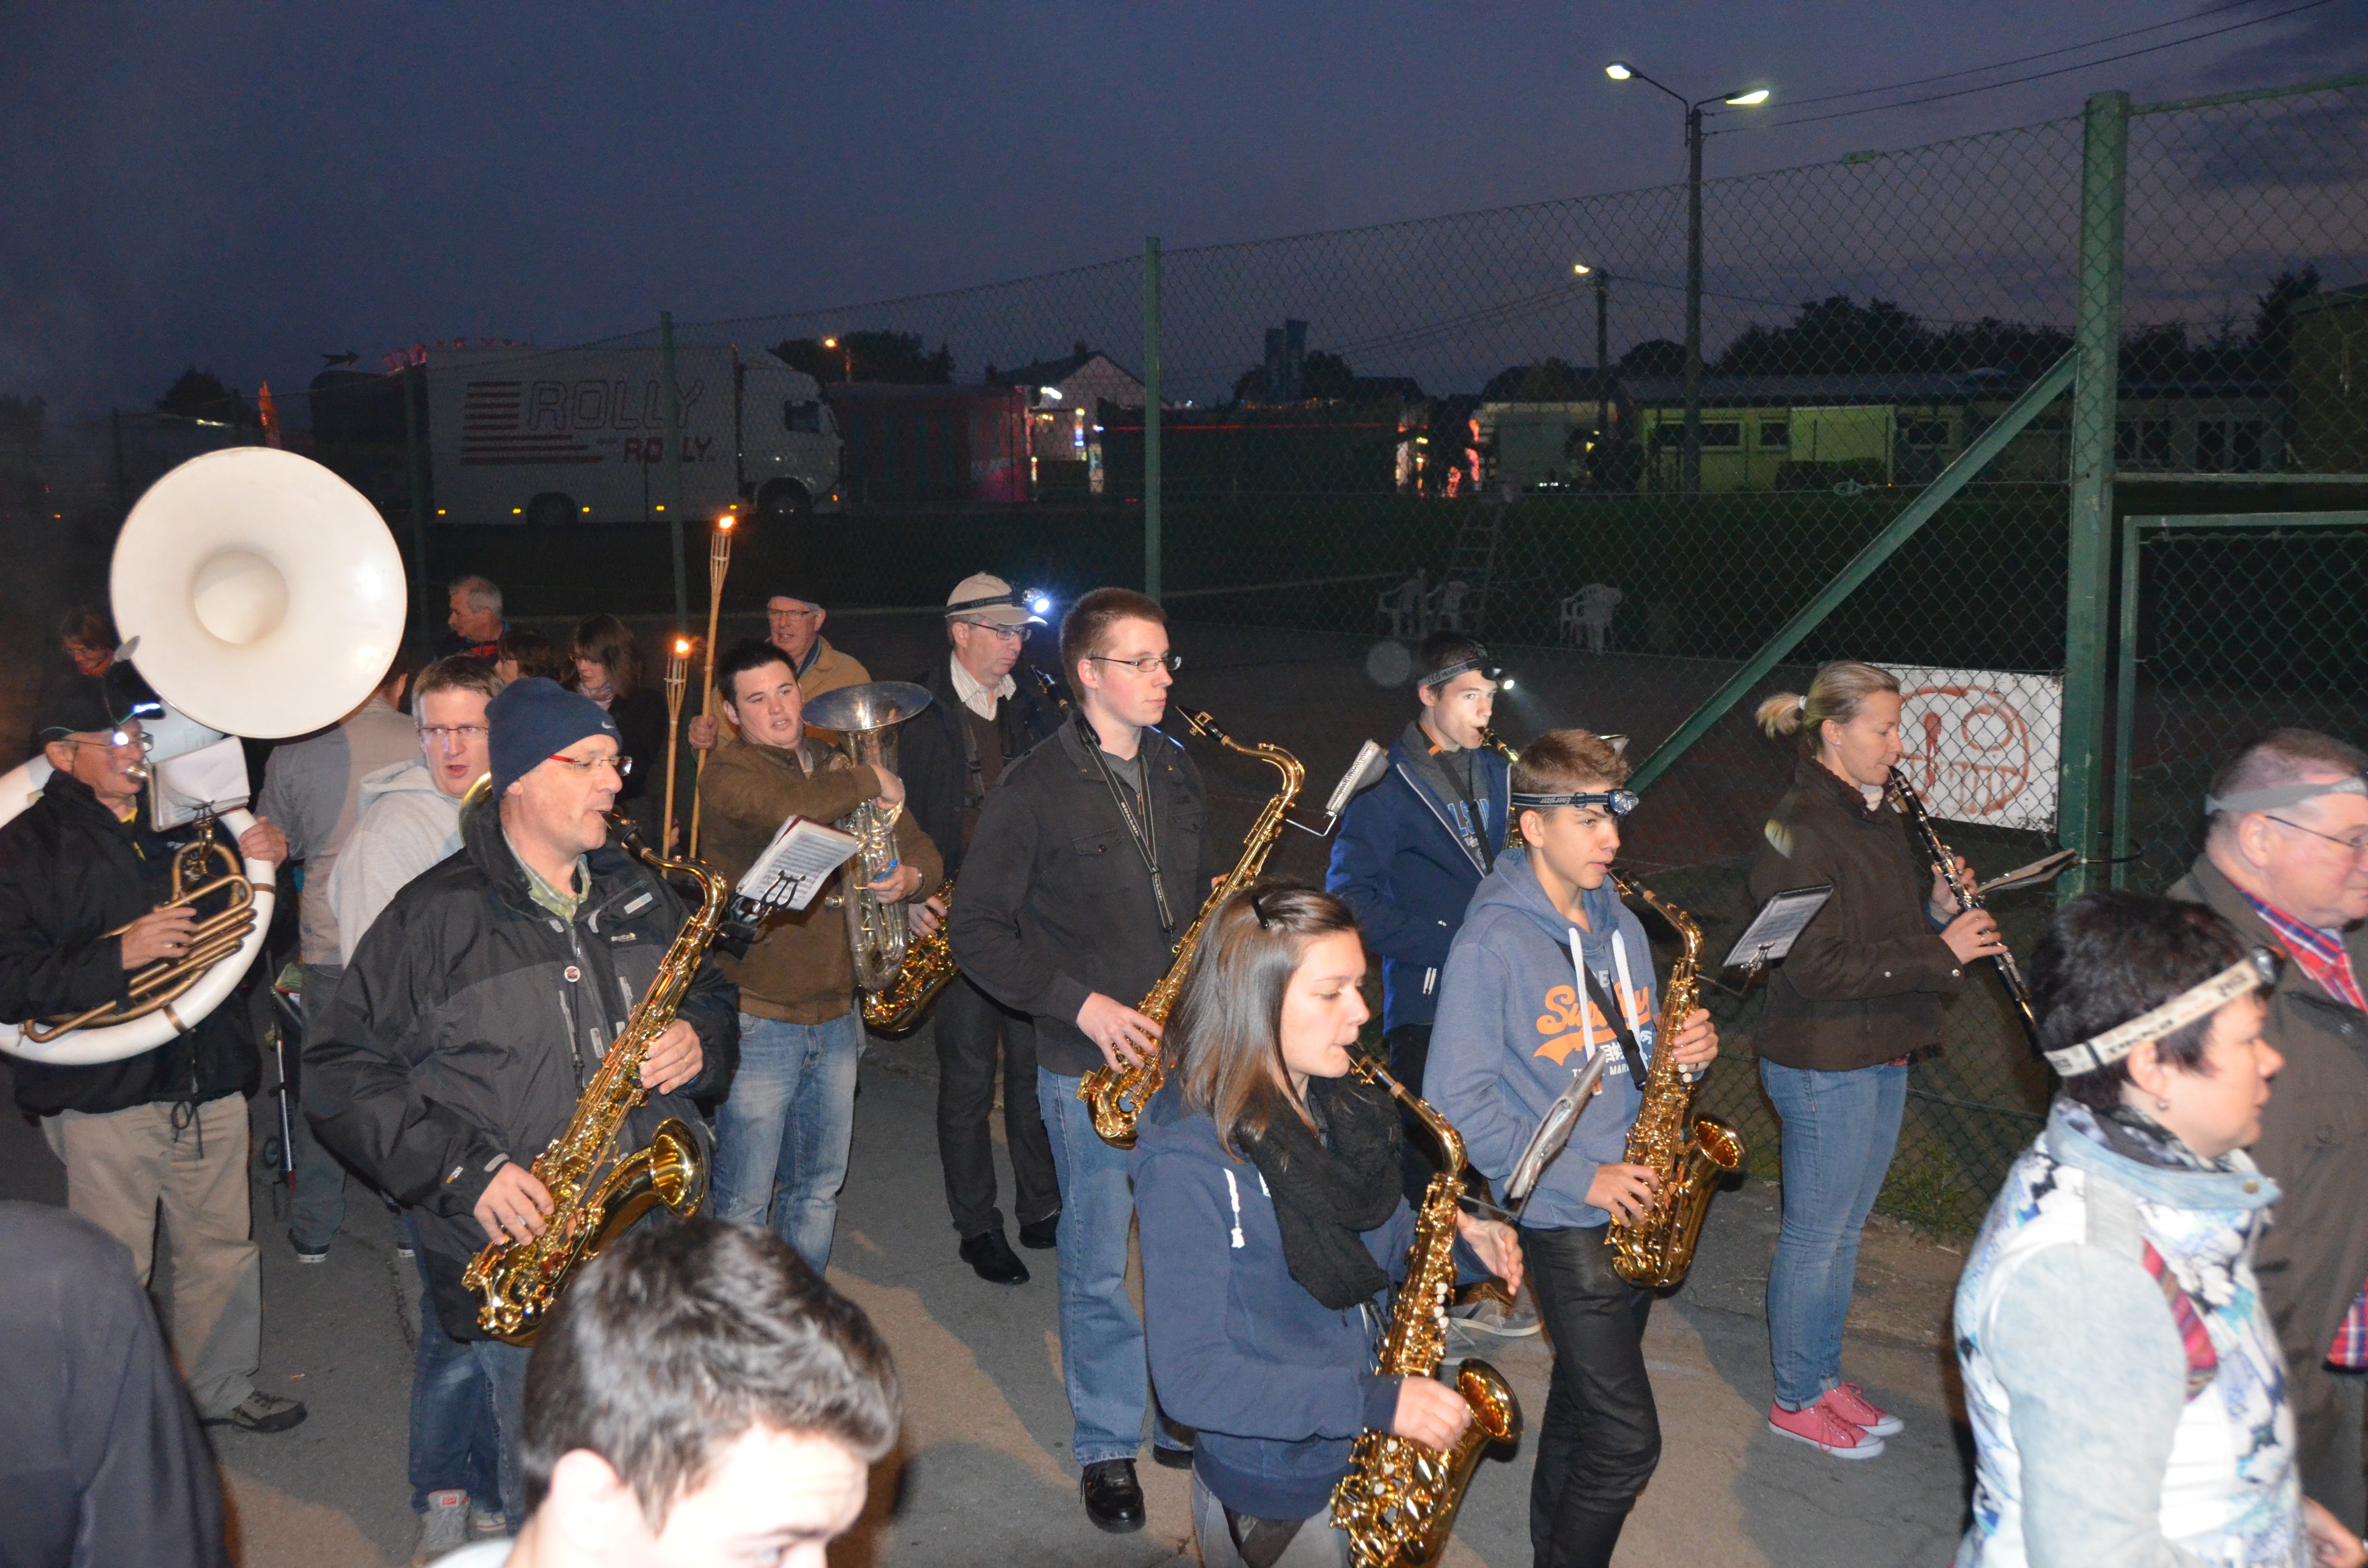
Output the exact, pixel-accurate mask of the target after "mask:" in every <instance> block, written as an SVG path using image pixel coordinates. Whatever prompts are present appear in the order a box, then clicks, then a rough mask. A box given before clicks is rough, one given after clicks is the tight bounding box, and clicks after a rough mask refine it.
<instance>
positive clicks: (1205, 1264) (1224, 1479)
mask: <svg viewBox="0 0 2368 1568" xmlns="http://www.w3.org/2000/svg"><path fill="white" fill-rule="evenodd" d="M1133 1174H1134V1210H1135V1214H1136V1215H1137V1217H1138V1218H1139V1220H1140V1221H1141V1224H1142V1233H1143V1316H1144V1338H1145V1340H1146V1342H1147V1343H1148V1345H1149V1347H1150V1352H1151V1381H1152V1383H1153V1385H1154V1386H1155V1387H1156V1388H1157V1389H1158V1390H1159V1407H1160V1409H1162V1410H1163V1411H1165V1412H1166V1413H1167V1415H1169V1416H1171V1417H1173V1418H1174V1419H1175V1420H1177V1421H1178V1422H1180V1423H1182V1424H1183V1425H1184V1426H1190V1427H1191V1428H1193V1429H1194V1431H1195V1432H1197V1433H1198V1434H1199V1437H1197V1439H1196V1440H1195V1443H1194V1447H1193V1453H1192V1468H1193V1470H1194V1471H1195V1472H1196V1473H1198V1474H1199V1476H1200V1477H1201V1481H1202V1482H1203V1483H1205V1484H1206V1485H1207V1486H1208V1488H1209V1490H1210V1491H1211V1492H1213V1493H1215V1494H1216V1495H1217V1497H1218V1499H1219V1500H1220V1501H1222V1502H1223V1503H1224V1505H1225V1506H1227V1507H1229V1508H1232V1509H1233V1510H1234V1511H1235V1513H1241V1514H1251V1515H1255V1516H1256V1517H1259V1518H1266V1519H1304V1518H1306V1517H1309V1516H1310V1515H1312V1514H1314V1513H1315V1511H1316V1510H1318V1509H1319V1508H1321V1507H1323V1506H1324V1505H1325V1501H1326V1499H1327V1498H1328V1497H1329V1496H1330V1495H1331V1494H1332V1488H1333V1485H1334V1484H1335V1483H1337V1482H1338V1481H1339V1479H1340V1478H1341V1477H1342V1476H1344V1475H1346V1474H1348V1473H1349V1449H1350V1448H1351V1447H1352V1446H1353V1445H1354V1444H1355V1442H1356V1439H1357V1434H1358V1433H1360V1432H1361V1431H1363V1430H1364V1429H1365V1428H1366V1427H1368V1426H1374V1427H1383V1428H1386V1427H1387V1426H1389V1424H1390V1422H1391V1421H1392V1420H1393V1419H1394V1418H1395V1415H1396V1413H1397V1401H1398V1382H1399V1380H1398V1379H1397V1378H1395V1377H1382V1376H1380V1375H1379V1374H1377V1373H1376V1372H1375V1371H1374V1369H1373V1359H1374V1352H1375V1349H1376V1347H1377V1346H1378V1345H1379V1343H1380V1339H1381V1331H1382V1329H1383V1326H1384V1325H1385V1324H1386V1323H1387V1321H1388V1320H1387V1318H1386V1317H1385V1315H1384V1307H1383V1303H1382V1302H1381V1301H1378V1300H1377V1301H1373V1302H1372V1303H1370V1304H1366V1305H1360V1306H1357V1307H1352V1308H1347V1309H1341V1310H1335V1309H1333V1308H1331V1307H1327V1306H1325V1305H1324V1304H1323V1303H1322V1302H1320V1301H1317V1300H1316V1299H1315V1297H1314V1296H1311V1295H1309V1294H1308V1293H1307V1290H1306V1288H1305V1287H1304V1286H1303V1285H1301V1284H1300V1283H1299V1282H1298V1281H1297V1280H1295V1279H1293V1278H1292V1277H1291V1268H1290V1266H1289V1265H1288V1264H1287V1263H1285V1262H1284V1260H1283V1253H1282V1233H1281V1230H1280V1229H1279V1228H1278V1227H1277V1225H1276V1223H1275V1217H1274V1199H1272V1198H1270V1197H1269V1196H1268V1193H1267V1189H1266V1181H1265V1178H1264V1177H1262V1176H1259V1174H1258V1166H1257V1165H1253V1164H1251V1163H1250V1161H1249V1160H1248V1159H1247V1157H1244V1158H1240V1159H1235V1158H1234V1157H1232V1156H1230V1155H1228V1154H1227V1153H1225V1150H1224V1146H1223V1145H1222V1144H1221V1143H1220V1142H1218V1139H1217V1127H1216V1123H1215V1122H1213V1121H1212V1120H1211V1119H1209V1117H1208V1116H1207V1115H1206V1114H1205V1113H1202V1112H1200V1111H1193V1110H1188V1109H1187V1108H1185V1105H1184V1099H1183V1096H1182V1093H1181V1092H1180V1090H1179V1088H1178V1085H1177V1084H1176V1083H1175V1081H1174V1080H1172V1079H1171V1080H1170V1081H1169V1082H1168V1083H1167V1085H1166V1086H1165V1087H1163V1088H1162V1089H1161V1090H1160V1091H1159V1093H1158V1094H1156V1095H1155V1096H1152V1101H1151V1104H1150V1105H1149V1106H1148V1107H1146V1108H1144V1115H1143V1125H1142V1130H1141V1132H1140V1134H1139V1135H1138V1138H1137V1141H1136V1142H1135V1146H1134V1163H1133ZM1413 1243H1414V1210H1411V1209H1409V1208H1407V1207H1406V1203H1405V1202H1404V1201H1403V1200H1401V1201H1400V1202H1399V1204H1398V1207H1397V1211H1396V1212H1395V1213H1394V1214H1392V1215H1391V1216H1390V1218H1389V1221H1388V1222H1387V1223H1386V1224H1383V1226H1382V1227H1381V1228H1380V1229H1378V1230H1372V1231H1368V1232H1366V1233H1365V1246H1366V1248H1367V1250H1369V1251H1370V1252H1372V1255H1373V1260H1374V1261H1375V1262H1376V1263H1379V1264H1380V1265H1381V1266H1382V1267H1383V1269H1384V1270H1386V1271H1387V1272H1388V1273H1389V1274H1390V1276H1391V1277H1392V1278H1399V1277H1401V1276H1403V1275H1404V1273H1405V1272H1406V1249H1407V1248H1408V1247H1410V1246H1411V1245H1412V1244H1413ZM1456 1256H1457V1259H1458V1261H1459V1263H1462V1264H1463V1265H1465V1266H1466V1268H1467V1272H1469V1271H1472V1266H1473V1265H1474V1263H1475V1261H1476V1260H1474V1259H1473V1258H1472V1257H1471V1256H1470V1254H1469V1252H1468V1251H1467V1250H1466V1249H1465V1248H1464V1247H1463V1244H1461V1243H1458V1244H1457V1252H1456Z"/></svg>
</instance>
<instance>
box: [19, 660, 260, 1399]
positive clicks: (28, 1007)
mask: <svg viewBox="0 0 2368 1568" xmlns="http://www.w3.org/2000/svg"><path fill="white" fill-rule="evenodd" d="M117 689H118V687H117V685H116V681H115V679H114V678H113V677H112V676H108V677H105V678H88V679H83V680H78V681H75V682H72V683H62V684H60V685H59V686H57V687H54V688H53V689H52V690H51V692H50V693H49V694H48V696H47V698H46V699H45V702H44V707H43V710H42V711H41V713H40V718H39V722H40V738H41V741H42V751H43V753H44V755H45V756H47V757H48V758H49V762H50V765H51V767H54V768H56V769H57V771H56V772H55V773H54V774H52V775H51V778H50V781H49V783H48V785H47V786H46V787H45V788H44V789H43V790H42V792H41V798H40V801H36V802H35V803H34V804H33V805H32V806H31V807H30V808H28V810H27V811H26V812H24V813H23V814H21V815H19V816H18V817H17V819H16V820H15V821H13V822H11V823H9V824H7V825H6V827H5V828H0V1019H6V1020H7V1021H9V1022H24V1021H26V1020H28V1019H35V1018H48V1017H59V1016H62V1015H63V1016H67V1017H72V1016H74V1015H76V1014H80V1013H82V1012H84V1011H85V1010H86V1009H89V1008H92V1007H97V1006H106V1005H108V1004H109V1003H120V1002H121V1001H123V1000H124V999H125V998H126V996H127V995H128V994H129V985H130V982H131V972H132V971H134V970H137V969H140V968H141V967H142V966H143V965H146V964H149V963H151V962H154V960H158V959H171V958H173V957H174V956H175V955H176V954H178V953H180V952H181V951H182V950H183V949H184V948H185V947H186V946H187V944H188V940H189V933H190V927H191V926H192V924H193V916H192V915H191V913H190V911H189V909H188V906H186V905H184V906H181V907H178V908H173V909H158V908H156V907H155V906H156V905H157V904H159V903H163V902H164V901H165V898H166V897H167V896H168V892H167V888H166V881H167V879H168V876H169V872H170V868H171V866H172V864H173V858H174V849H175V847H176V846H175V845H174V844H172V843H170V842H168V841H166V840H165V838H164V837H162V836H161V835H157V834H155V833H154V832H151V831H150V830H149V828H148V826H147V824H145V823H144V822H143V821H142V818H141V816H140V814H139V811H138V803H139V798H140V790H141V786H142V782H143V781H144V780H145V778H146V777H147V769H146V767H144V766H143V765H142V756H143V755H144V753H145V750H146V741H145V737H144V736H143V735H142V733H141V726H140V722H139V721H138V720H137V719H133V718H130V717H128V716H127V714H126V712H125V711H124V708H125V707H127V706H128V705H124V704H121V703H120V699H117V700H116V701H115V702H113V703H111V702H110V700H109V695H108V694H109V693H110V692H113V691H115V690H117ZM238 849H239V853H240V854H241V855H243V856H245V857H246V858H250V859H256V860H268V861H270V862H273V863H274V864H277V863H279V862H280V861H282V860H285V859H286V858H288V840H287V838H286V837H285V836H284V835H282V834H281V833H280V831H279V829H278V828H277V827H274V826H272V825H271V824H269V823H267V822H257V823H256V824H255V825H254V826H253V827H251V828H249V829H247V830H246V832H245V835H242V836H241V838H240V839H239V844H238ZM119 927H121V930H120V935H119V934H116V933H117V932H118V928H119ZM257 1062H258V1058H257V1057H256V1050H255V1042H254V1040H252V1039H251V1038H250V1037H249V1035H248V1032H247V1026H246V1022H245V1008H244V1007H241V1006H235V1005H226V1006H218V1007H216V1008H214V1009H213V1011H211V1013H209V1014H207V1015H206V1016H205V1017H203V1018H202V1019H200V1020H199V1021H198V1022H197V1023H196V1024H195V1025H194V1027H192V1028H189V1029H188V1031H187V1032H186V1033H179V1034H176V1035H174V1036H173V1037H172V1038H171V1039H170V1040H166V1041H165V1043H164V1044H163V1045H160V1046H157V1047H156V1048H155V1049H154V1050H152V1051H142V1052H140V1053H139V1054H138V1055H135V1056H128V1057H125V1058H123V1059H122V1060H120V1061H116V1062H103V1063H99V1064H97V1065H93V1066H82V1067H61V1066H51V1065H49V1064H46V1063H43V1062H32V1061H20V1062H17V1063H16V1064H15V1075H16V1086H17V1109H19V1110H21V1111H23V1112H24V1113H25V1114H26V1115H28V1116H36V1117H39V1118H40V1119H41V1128H42V1131H43V1133H44V1134H45V1135H46V1136H47V1137H48V1139H49V1143H50V1148H51V1152H52V1153H55V1154H56V1155H57V1156H58V1158H59V1159H60V1160H61V1161H63V1163H64V1165H65V1167H66V1206H67V1207H68V1208H70V1209H72V1210H74V1212H75V1213H77V1214H79V1215H81V1216H82V1217H83V1218H85V1219H86V1220H88V1221H91V1222H92V1223H94V1224H96V1225H97V1226H98V1227H99V1228H100V1229H102V1230H104V1231H106V1232H107V1233H108V1234H109V1235H111V1236H113V1237H114V1238H115V1239H116V1240H117V1241H120V1242H121V1243H122V1244H124V1246H126V1247H127V1248H129V1249H130V1250H131V1260H132V1266H133V1267H134V1268H135V1269H136V1270H137V1272H138V1273H139V1276H140V1278H141V1280H142V1283H143V1284H144V1283H145V1282H146V1280H147V1278H148V1271H149V1265H150V1263H151V1261H152V1259H153V1258H154V1244H155V1235H156V1224H157V1210H158V1207H159V1205H160V1204H161V1205H162V1208H163V1210H164V1225H165V1235H166V1237H167V1239H168V1240H169V1242H170V1244H171V1247H172V1255H173V1301H172V1308H173V1312H172V1317H173V1349H174V1353H175V1355H176V1358H177V1359H178V1360H179V1362H180V1365H181V1369H182V1372H183V1374H184V1375H185V1376H186V1377H187V1378H188V1381H189V1392H190V1395H191V1397H192V1398H193V1399H194V1400H195V1401H196V1403H197V1407H198V1414H199V1416H200V1417H201V1418H203V1419H204V1420H206V1421H207V1422H209V1423H211V1424H219V1425H225V1426H236V1427H239V1428H240V1429H241V1430H244V1431H248V1432H281V1431H285V1430H287V1429H288V1428H289V1427H290V1426H295V1425H296V1424H297V1423H298V1422H300V1421H302V1420H303V1419H304V1407H303V1406H302V1404H299V1403H296V1402H295V1401H294V1400H291V1399H283V1398H281V1397H280V1396H279V1395H278V1394H273V1393H267V1392H263V1391H262V1390H260V1389H257V1388H256V1386H255V1373H256V1367H257V1365H258V1364H259V1362H260V1360H261V1358H262V1335H263V1295H262V1290H263V1287H262V1276H261V1272H260V1267H259V1264H258V1261H257V1258H256V1248H255V1243H254V1242H253V1240H251V1239H250V1234H249V1233H250V1231H251V1229H252V1226H251V1224H250V1221H249V1215H248V1212H247V1185H246V1156H247V1122H246V1100H245V1096H248V1095H250V1094H252V1093H254V1092H255V1087H256V1073H257Z"/></svg>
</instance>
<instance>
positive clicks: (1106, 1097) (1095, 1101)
mask: <svg viewBox="0 0 2368 1568" xmlns="http://www.w3.org/2000/svg"><path fill="white" fill-rule="evenodd" d="M1184 722H1185V723H1187V724H1189V725H1190V726H1191V728H1192V733H1194V734H1196V735H1205V736H1207V737H1209V738H1210V739H1212V740H1213V741H1215V742H1216V743H1217V744H1219V745H1222V746H1224V748H1225V749H1226V750H1228V751H1237V752H1239V753H1241V754H1242V755H1243V756H1254V757H1257V758H1258V760H1259V761H1260V762H1264V763H1268V764H1270V765H1272V767H1274V769H1275V771H1276V772H1278V773H1280V774H1281V775H1282V788H1281V789H1280V790H1276V791H1275V793H1274V797H1273V799H1271V800H1269V801H1267V803H1266V809H1265V810H1264V811H1262V812H1258V821H1256V822H1254V823H1252V824H1250V831H1249V836H1248V837H1247V838H1245V839H1244V840H1242V858H1240V859H1239V860H1236V861H1235V862H1234V869H1233V870H1232V871H1231V872H1230V873H1229V874H1228V875H1227V876H1226V878H1225V880H1224V881H1222V882H1219V883H1218V884H1217V886H1216V888H1215V890H1214V891H1213V892H1211V893H1210V894H1209V896H1208V898H1207V899H1205V900H1204V901H1202V903H1201V913H1200V914H1198V915H1194V916H1193V917H1192V924H1191V925H1190V926H1189V927H1187V928H1186V930H1185V932H1184V939H1183V940H1182V941H1180V942H1178V943H1177V944H1176V960H1175V961H1174V962H1173V963H1171V964H1169V965H1168V966H1167V973H1166V974H1163V975H1161V976H1160V977H1159V980H1158V983H1156V984H1155V985H1153V986H1152V988H1151V991H1150V993H1149V994H1147V995H1145V996H1144V999H1143V1005H1142V1006H1140V1007H1137V1008H1136V1009H1135V1011H1137V1012H1139V1013H1141V1014H1143V1016H1144V1017H1147V1018H1149V1019H1150V1020H1151V1021H1152V1022H1153V1023H1155V1024H1157V1025H1159V1026H1160V1027H1161V1028H1166V1027H1167V1015H1168V1014H1169V1013H1171V1012H1173V1011H1174V1010H1175V1007H1176V997H1177V994H1178V993H1179V992H1181V991H1182V990H1183V989H1184V976H1185V974H1186V973H1187V972H1188V971H1190V969H1191V967H1192V954H1193V952H1194V951H1195V950H1196V949H1198V948H1199V947H1200V945H1201V932H1202V931H1203V930H1205V929H1206V928H1207V927H1208V924H1209V917H1210V916H1211V915H1214V914H1216V912H1217V906H1218V905H1219V904H1221V903H1224V902H1225V900H1227V899H1228V898H1231V897H1232V896H1233V895H1234V894H1235V893H1236V892H1240V891H1241V890H1242V889H1244V888H1246V887H1247V886H1249V885H1250V883H1252V882H1254V881H1258V873H1259V872H1260V871H1262V870H1264V869H1266V858H1267V857H1268V856H1269V855H1270V854H1272V853H1273V852H1274V846H1275V841H1276V840H1277V839H1279V838H1281V836H1282V819H1283V816H1284V814H1285V813H1286V812H1289V811H1290V810H1291V803H1292V801H1295V800H1297V799H1299V789H1300V786H1301V785H1303V784H1304V783H1305V782H1306V781H1307V769H1306V768H1305V767H1304V766H1302V765H1301V763H1300V760H1299V759H1298V758H1297V757H1295V756H1292V755H1291V754H1290V753H1289V752H1287V751H1285V750H1283V749H1282V748H1281V746H1275V745H1265V744H1259V745H1254V746H1246V745H1244V744H1242V743H1241V742H1239V741H1237V740H1235V739H1234V737H1233V736H1231V735H1229V734H1227V733H1225V732H1224V729H1223V728H1222V727H1221V726H1220V725H1219V724H1218V722H1216V721H1215V720H1214V719H1212V718H1211V717H1209V715H1208V714H1206V713H1193V712H1187V713H1186V714H1185V715H1184ZM1166 1078H1167V1067H1166V1065H1165V1063H1164V1062H1163V1059H1162V1053H1161V1052H1159V1051H1153V1052H1151V1053H1150V1054H1149V1055H1146V1056H1144V1057H1142V1058H1140V1059H1138V1060H1137V1061H1135V1062H1133V1063H1131V1064H1130V1065H1128V1066H1125V1067H1122V1068H1117V1069H1112V1068H1109V1067H1097V1068H1095V1069H1093V1070H1092V1071H1091V1072H1089V1073H1087V1074H1086V1075H1085V1078H1084V1080H1083V1081H1082V1082H1080V1083H1079V1084H1078V1085H1077V1098H1079V1099H1081V1100H1083V1101H1085V1102H1086V1104H1087V1106H1088V1107H1090V1108H1091V1109H1092V1112H1093V1119H1094V1131H1096V1132H1099V1133H1100V1134H1101V1138H1102V1142H1105V1143H1108V1144H1110V1146H1112V1147H1113V1148H1119V1149H1132V1148H1133V1147H1134V1131H1135V1122H1136V1121H1137V1120H1138V1119H1141V1117H1142V1115H1143V1108H1144V1106H1147V1105H1149V1104H1150V1103H1151V1096H1154V1095H1156V1094H1157V1093H1158V1092H1159V1085H1161V1083H1163V1082H1164V1081H1165V1080H1166Z"/></svg>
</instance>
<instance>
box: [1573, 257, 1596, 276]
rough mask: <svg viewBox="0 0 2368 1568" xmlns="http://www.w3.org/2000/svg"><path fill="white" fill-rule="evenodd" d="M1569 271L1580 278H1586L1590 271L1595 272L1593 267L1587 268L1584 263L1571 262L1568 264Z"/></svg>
mask: <svg viewBox="0 0 2368 1568" xmlns="http://www.w3.org/2000/svg"><path fill="white" fill-rule="evenodd" d="M1570 269H1571V270H1572V271H1573V272H1575V273H1577V274H1578V276H1579V277H1581V278H1584V277H1586V276H1587V275H1588V273H1590V272H1592V271H1594V270H1595V269H1594V268H1593V267H1589V266H1588V265H1587V263H1585V262H1583V261H1574V262H1572V263H1571V264H1570Z"/></svg>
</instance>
